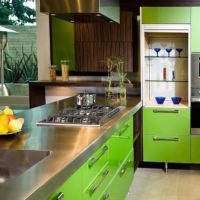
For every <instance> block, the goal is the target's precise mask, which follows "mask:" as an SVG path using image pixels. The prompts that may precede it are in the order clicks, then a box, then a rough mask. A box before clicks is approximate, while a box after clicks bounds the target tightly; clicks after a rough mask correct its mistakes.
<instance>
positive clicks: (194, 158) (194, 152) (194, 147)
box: [191, 135, 200, 164]
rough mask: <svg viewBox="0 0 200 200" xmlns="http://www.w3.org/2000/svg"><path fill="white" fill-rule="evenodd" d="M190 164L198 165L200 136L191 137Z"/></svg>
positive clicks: (199, 159) (199, 161)
mask: <svg viewBox="0 0 200 200" xmlns="http://www.w3.org/2000/svg"><path fill="white" fill-rule="evenodd" d="M191 163H193V164H200V135H192V136H191Z"/></svg>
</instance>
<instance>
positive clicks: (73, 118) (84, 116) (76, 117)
mask: <svg viewBox="0 0 200 200" xmlns="http://www.w3.org/2000/svg"><path fill="white" fill-rule="evenodd" d="M122 108H123V107H121V106H118V107H116V106H107V105H101V104H95V105H92V106H89V107H74V108H64V109H63V110H62V111H61V112H59V113H58V114H53V115H49V116H48V118H47V119H44V120H42V121H40V122H37V125H42V126H45V125H46V126H54V125H58V126H66V125H73V126H101V125H102V124H104V123H105V122H107V121H108V120H109V119H110V118H111V117H112V116H114V115H115V114H116V113H118V112H119V111H120V110H122Z"/></svg>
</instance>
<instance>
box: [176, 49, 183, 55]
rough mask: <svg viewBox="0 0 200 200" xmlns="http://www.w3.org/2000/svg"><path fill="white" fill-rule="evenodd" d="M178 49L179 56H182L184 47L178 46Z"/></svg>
mask: <svg viewBox="0 0 200 200" xmlns="http://www.w3.org/2000/svg"><path fill="white" fill-rule="evenodd" d="M176 51H178V54H179V57H181V52H182V51H183V49H182V48H176Z"/></svg>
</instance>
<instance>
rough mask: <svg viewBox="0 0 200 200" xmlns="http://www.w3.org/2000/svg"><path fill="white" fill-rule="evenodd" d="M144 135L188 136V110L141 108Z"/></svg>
mask: <svg viewBox="0 0 200 200" xmlns="http://www.w3.org/2000/svg"><path fill="white" fill-rule="evenodd" d="M143 133H144V134H178V135H189V134H190V109H189V108H178V109H177V108H143Z"/></svg>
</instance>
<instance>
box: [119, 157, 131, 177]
mask: <svg viewBox="0 0 200 200" xmlns="http://www.w3.org/2000/svg"><path fill="white" fill-rule="evenodd" d="M130 164H131V161H130V160H129V161H127V162H126V163H125V164H124V166H123V168H122V169H121V170H120V172H119V175H120V176H122V175H124V174H125V172H126V170H127V168H128V167H129V166H130Z"/></svg>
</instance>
